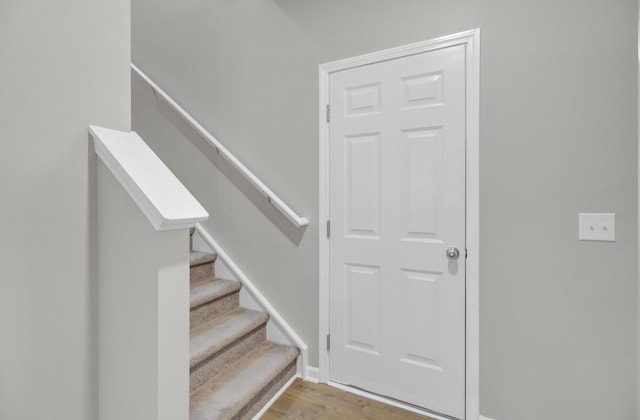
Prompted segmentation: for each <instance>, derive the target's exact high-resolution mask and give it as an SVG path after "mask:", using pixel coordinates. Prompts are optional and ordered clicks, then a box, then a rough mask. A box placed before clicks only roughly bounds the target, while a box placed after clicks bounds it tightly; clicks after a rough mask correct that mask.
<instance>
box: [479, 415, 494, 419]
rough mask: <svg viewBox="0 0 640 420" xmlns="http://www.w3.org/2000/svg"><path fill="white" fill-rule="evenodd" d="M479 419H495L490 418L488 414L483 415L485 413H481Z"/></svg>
mask: <svg viewBox="0 0 640 420" xmlns="http://www.w3.org/2000/svg"><path fill="white" fill-rule="evenodd" d="M479 420H494V419H492V418H489V417H487V416H483V415H482V414H481V415H480V418H479Z"/></svg>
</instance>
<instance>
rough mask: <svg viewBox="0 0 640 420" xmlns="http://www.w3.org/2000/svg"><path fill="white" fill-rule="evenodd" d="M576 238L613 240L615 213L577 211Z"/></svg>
mask: <svg viewBox="0 0 640 420" xmlns="http://www.w3.org/2000/svg"><path fill="white" fill-rule="evenodd" d="M578 239H579V240H581V241H604V242H615V241H616V215H615V213H579V214H578Z"/></svg>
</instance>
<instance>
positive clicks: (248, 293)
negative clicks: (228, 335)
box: [193, 223, 312, 380]
mask: <svg viewBox="0 0 640 420" xmlns="http://www.w3.org/2000/svg"><path fill="white" fill-rule="evenodd" d="M193 246H194V249H199V250H202V251H205V250H208V251H210V252H215V253H216V254H218V259H217V261H216V277H218V278H223V279H226V280H235V281H237V282H239V283H240V284H242V288H241V289H240V305H241V306H243V307H245V308H248V309H254V310H258V311H264V312H266V313H268V314H269V321H268V322H267V339H269V340H271V341H274V342H277V343H281V344H289V345H292V346H294V347H297V348H298V349H299V350H300V355H299V356H298V361H297V364H298V367H297V375H298V376H299V377H301V378H302V379H304V380H310V379H312V378H309V377H308V372H307V365H308V347H307V345H306V344H305V342H304V341H302V339H301V338H300V336H299V335H298V334H296V332H295V331H294V330H293V328H291V326H290V325H289V324H288V323H287V322H286V321H285V319H284V318H283V317H282V315H280V313H279V312H278V311H276V309H275V308H274V307H273V306H272V305H271V304H270V303H269V301H268V300H267V299H266V298H265V297H264V295H263V294H262V293H260V291H259V290H258V288H257V287H256V286H255V285H254V284H253V283H252V282H251V281H250V280H249V278H248V277H247V276H246V275H245V274H244V272H243V271H242V270H241V269H240V267H238V266H237V265H236V264H235V263H234V262H233V260H232V259H231V257H229V255H228V254H227V253H226V252H225V251H224V249H222V247H221V246H220V244H218V242H216V241H215V239H213V237H212V236H211V235H210V234H209V232H207V230H206V229H205V228H204V227H203V226H202V225H201V224H199V223H197V224H196V225H195V234H194V235H193Z"/></svg>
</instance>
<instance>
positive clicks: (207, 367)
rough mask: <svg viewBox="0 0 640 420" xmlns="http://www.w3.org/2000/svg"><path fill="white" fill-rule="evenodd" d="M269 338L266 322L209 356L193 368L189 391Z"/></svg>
mask: <svg viewBox="0 0 640 420" xmlns="http://www.w3.org/2000/svg"><path fill="white" fill-rule="evenodd" d="M266 338H267V326H266V324H263V325H261V326H260V327H258V328H256V329H254V330H253V331H251V332H250V333H248V334H245V335H244V336H243V337H240V338H239V339H238V340H236V341H235V342H234V343H232V344H230V345H229V346H227V347H225V348H224V349H222V350H220V351H219V352H217V353H215V354H213V355H211V356H209V357H208V358H207V359H205V360H203V361H202V362H200V363H198V364H197V365H195V366H193V367H192V368H191V373H190V384H189V385H190V388H189V392H192V391H193V390H194V389H196V388H198V387H199V386H200V385H202V384H204V383H205V382H206V381H208V380H209V379H211V378H212V377H213V376H215V375H217V374H219V373H220V372H222V371H223V370H224V369H225V368H226V367H228V366H229V365H231V364H232V363H233V362H235V361H236V360H238V359H239V358H240V357H242V355H244V354H246V353H248V352H250V351H251V350H253V349H254V348H255V347H256V346H257V345H259V344H260V343H262V342H263V341H264V340H266Z"/></svg>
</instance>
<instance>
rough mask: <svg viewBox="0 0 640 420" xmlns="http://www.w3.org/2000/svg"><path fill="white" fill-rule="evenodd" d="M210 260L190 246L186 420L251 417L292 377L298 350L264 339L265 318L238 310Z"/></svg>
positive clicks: (234, 289) (230, 284) (233, 293)
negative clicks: (189, 325)
mask: <svg viewBox="0 0 640 420" xmlns="http://www.w3.org/2000/svg"><path fill="white" fill-rule="evenodd" d="M191 236H192V237H193V230H192V231H191ZM192 243H193V241H192ZM215 261H216V255H215V254H211V253H205V252H199V251H194V250H193V245H191V274H190V276H191V313H190V320H191V360H190V367H191V369H190V390H189V391H190V408H189V411H190V413H189V419H190V420H212V419H215V420H225V419H234V420H235V419H251V418H253V416H254V415H255V414H256V413H258V412H259V411H260V409H261V408H262V407H263V406H264V405H265V404H266V403H267V402H268V401H269V400H270V399H271V398H272V397H273V396H274V395H275V394H276V393H277V392H278V391H279V390H280V389H281V388H282V387H283V386H284V385H285V384H286V383H287V381H289V379H291V378H292V377H293V376H294V375H295V374H296V361H297V357H298V353H299V350H298V349H297V348H295V347H292V346H288V345H283V344H277V343H274V342H271V341H269V340H267V338H266V323H267V321H268V319H269V315H267V314H265V313H262V312H257V311H252V310H250V309H245V308H242V307H240V306H239V299H240V296H239V292H240V287H241V285H240V284H239V283H238V282H235V281H230V280H224V279H218V278H216V277H215Z"/></svg>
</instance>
